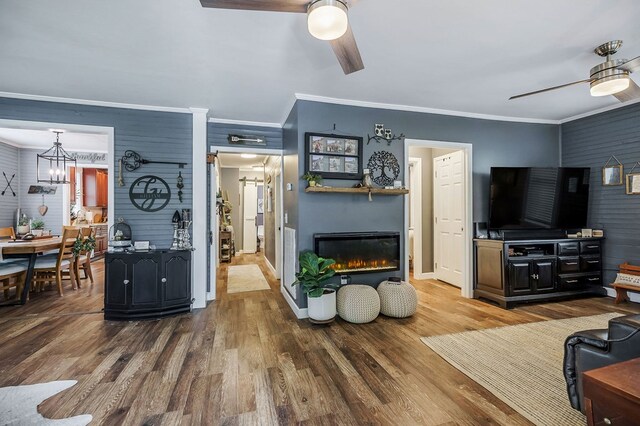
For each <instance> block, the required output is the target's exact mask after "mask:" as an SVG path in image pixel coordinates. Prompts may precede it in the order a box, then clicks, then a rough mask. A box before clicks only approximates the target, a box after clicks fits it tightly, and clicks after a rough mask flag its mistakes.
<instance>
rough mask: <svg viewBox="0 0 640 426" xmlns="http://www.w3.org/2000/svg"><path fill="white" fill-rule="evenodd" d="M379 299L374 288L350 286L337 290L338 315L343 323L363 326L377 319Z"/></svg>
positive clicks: (357, 285) (359, 285)
mask: <svg viewBox="0 0 640 426" xmlns="http://www.w3.org/2000/svg"><path fill="white" fill-rule="evenodd" d="M379 313H380V298H379V297H378V292H377V291H376V289H375V288H373V287H370V286H368V285H361V284H350V285H346V286H344V287H341V288H340V290H338V315H340V318H342V319H343V320H345V321H348V322H352V323H354V324H364V323H367V322H371V321H373V320H374V319H376V318H377V316H378V314H379Z"/></svg>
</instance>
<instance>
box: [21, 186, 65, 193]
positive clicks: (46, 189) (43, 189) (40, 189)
mask: <svg viewBox="0 0 640 426" xmlns="http://www.w3.org/2000/svg"><path fill="white" fill-rule="evenodd" d="M57 189H58V187H57V186H42V185H29V191H27V193H28V194H47V195H53V194H55V193H56V190H57Z"/></svg>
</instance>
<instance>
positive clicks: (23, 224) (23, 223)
mask: <svg viewBox="0 0 640 426" xmlns="http://www.w3.org/2000/svg"><path fill="white" fill-rule="evenodd" d="M29 231H31V228H29V219H27V217H26V216H20V219H18V235H25V234H28V233H29Z"/></svg>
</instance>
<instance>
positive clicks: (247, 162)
mask: <svg viewBox="0 0 640 426" xmlns="http://www.w3.org/2000/svg"><path fill="white" fill-rule="evenodd" d="M267 158H268V156H267V155H256V157H255V158H242V157H241V154H228V153H226V154H225V153H218V160H219V161H220V167H222V168H233V169H251V168H252V167H253V166H261V165H262V164H264V162H265V161H266V159H267Z"/></svg>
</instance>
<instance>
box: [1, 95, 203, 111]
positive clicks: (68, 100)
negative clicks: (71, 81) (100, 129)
mask: <svg viewBox="0 0 640 426" xmlns="http://www.w3.org/2000/svg"><path fill="white" fill-rule="evenodd" d="M0 98H13V99H25V100H29V101H41V102H58V103H63V104H77V105H91V106H100V107H107V108H124V109H138V110H143V111H160V112H177V113H182V114H191V108H176V107H166V106H156V105H139V104H127V103H121V102H107V101H94V100H90V99H74V98H62V97H57V96H44V95H29V94H26V93H13V92H0Z"/></svg>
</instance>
